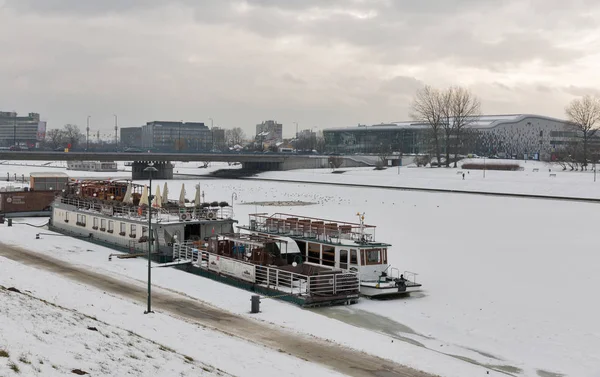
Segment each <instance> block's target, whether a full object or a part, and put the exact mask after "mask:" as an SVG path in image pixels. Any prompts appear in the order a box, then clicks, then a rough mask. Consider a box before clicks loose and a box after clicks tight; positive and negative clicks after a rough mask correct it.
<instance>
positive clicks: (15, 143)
mask: <svg viewBox="0 0 600 377" xmlns="http://www.w3.org/2000/svg"><path fill="white" fill-rule="evenodd" d="M13 145H14V146H15V147H16V146H17V112H16V111H15V117H14V119H13Z"/></svg>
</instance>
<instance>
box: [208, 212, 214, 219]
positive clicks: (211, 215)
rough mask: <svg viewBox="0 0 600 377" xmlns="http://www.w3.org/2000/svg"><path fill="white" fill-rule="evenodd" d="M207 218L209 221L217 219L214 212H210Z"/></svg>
mask: <svg viewBox="0 0 600 377" xmlns="http://www.w3.org/2000/svg"><path fill="white" fill-rule="evenodd" d="M206 217H207V218H209V219H214V218H215V213H214V212H209V213H207V214H206Z"/></svg>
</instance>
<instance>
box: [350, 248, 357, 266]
mask: <svg viewBox="0 0 600 377" xmlns="http://www.w3.org/2000/svg"><path fill="white" fill-rule="evenodd" d="M350 264H358V253H357V252H356V250H350Z"/></svg>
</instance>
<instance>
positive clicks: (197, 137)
mask: <svg viewBox="0 0 600 377" xmlns="http://www.w3.org/2000/svg"><path fill="white" fill-rule="evenodd" d="M224 138H225V137H224V136H223V139H224ZM213 141H214V139H213V135H212V133H211V130H210V129H209V128H208V127H207V126H205V125H204V123H201V122H169V121H153V122H148V123H146V125H145V126H142V147H143V148H144V149H152V150H155V151H168V152H193V151H210V150H212V149H213V147H212V145H213Z"/></svg>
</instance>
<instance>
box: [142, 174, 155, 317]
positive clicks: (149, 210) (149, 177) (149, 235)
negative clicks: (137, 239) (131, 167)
mask: <svg viewBox="0 0 600 377" xmlns="http://www.w3.org/2000/svg"><path fill="white" fill-rule="evenodd" d="M144 171H145V172H147V173H148V179H149V180H150V183H149V184H148V309H147V310H146V311H145V312H144V314H149V313H154V312H153V311H152V294H151V290H150V286H151V269H152V263H151V262H152V242H154V237H152V199H153V198H154V196H153V195H152V173H155V172H157V171H158V169H156V168H155V167H154V164H152V163H150V164H148V167H146V168H145V169H144Z"/></svg>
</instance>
